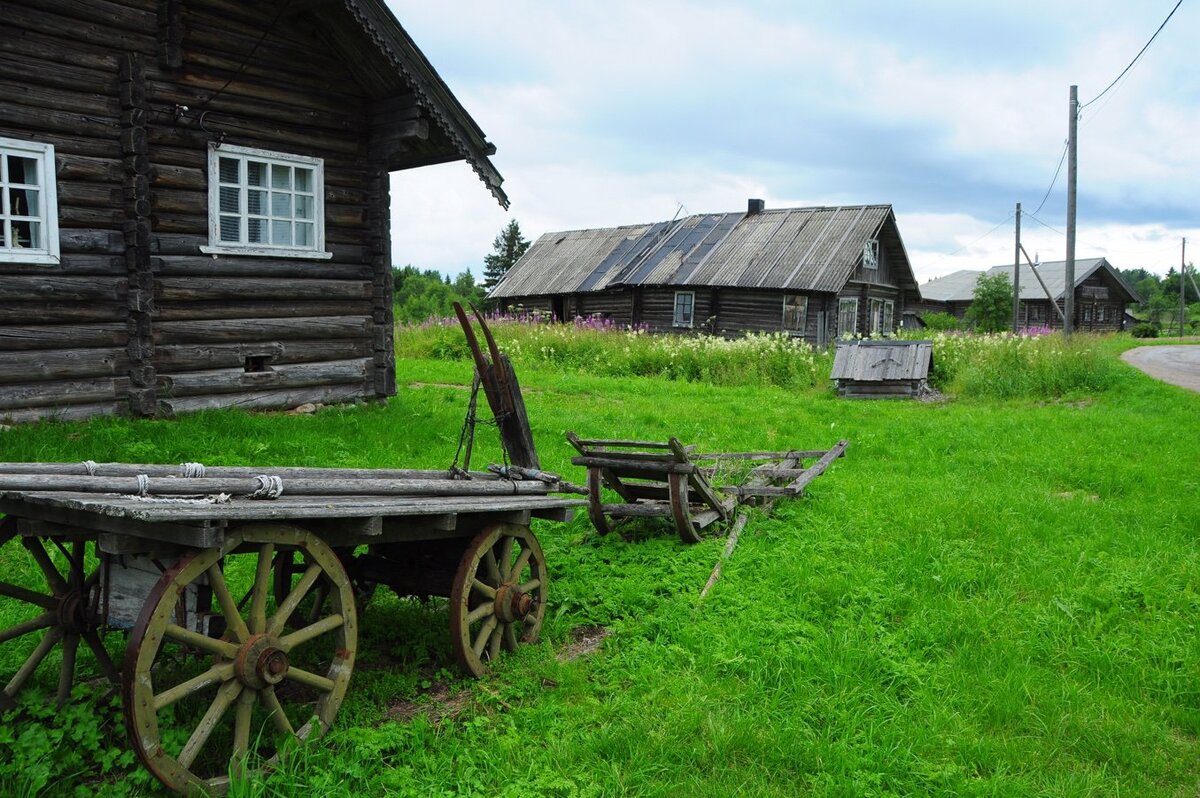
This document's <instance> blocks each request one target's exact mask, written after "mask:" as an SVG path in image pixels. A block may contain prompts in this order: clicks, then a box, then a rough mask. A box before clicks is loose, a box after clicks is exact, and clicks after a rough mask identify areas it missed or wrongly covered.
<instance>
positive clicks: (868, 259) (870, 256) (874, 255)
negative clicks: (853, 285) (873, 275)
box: [863, 238, 879, 269]
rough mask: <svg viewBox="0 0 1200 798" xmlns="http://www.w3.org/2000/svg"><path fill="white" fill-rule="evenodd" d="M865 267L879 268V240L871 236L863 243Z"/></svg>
mask: <svg viewBox="0 0 1200 798" xmlns="http://www.w3.org/2000/svg"><path fill="white" fill-rule="evenodd" d="M863 268H864V269H878V268H879V242H878V241H877V240H875V239H874V238H869V239H867V240H866V241H865V242H864V243H863Z"/></svg>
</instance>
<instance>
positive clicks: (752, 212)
mask: <svg viewBox="0 0 1200 798" xmlns="http://www.w3.org/2000/svg"><path fill="white" fill-rule="evenodd" d="M766 209H767V203H765V202H763V201H762V200H760V199H752V200H750V201H749V202H747V203H746V215H747V216H758V215H759V214H760V213H762V212H763V211H765V210H766Z"/></svg>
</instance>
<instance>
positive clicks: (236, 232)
mask: <svg viewBox="0 0 1200 798" xmlns="http://www.w3.org/2000/svg"><path fill="white" fill-rule="evenodd" d="M240 235H241V231H240V226H239V225H238V218H237V217H236V216H222V217H221V240H222V241H232V242H234V243H235V244H236V243H237V242H238V240H239V236H240Z"/></svg>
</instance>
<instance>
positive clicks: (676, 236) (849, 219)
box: [491, 199, 918, 344]
mask: <svg viewBox="0 0 1200 798" xmlns="http://www.w3.org/2000/svg"><path fill="white" fill-rule="evenodd" d="M491 297H493V298H495V299H497V300H499V303H500V305H501V306H502V307H505V308H510V307H511V308H516V307H520V308H522V309H524V310H530V311H542V312H546V313H550V314H553V316H554V317H555V318H557V319H571V318H575V317H577V316H596V315H598V316H602V317H604V318H606V319H611V320H612V321H613V322H614V323H616V324H620V325H645V326H646V327H648V328H649V329H651V330H653V331H674V332H686V331H691V330H703V331H706V332H712V333H717V334H723V335H733V334H737V333H740V332H743V331H759V332H767V331H774V332H786V333H790V334H792V335H794V336H798V337H803V338H805V339H807V340H809V341H811V342H813V343H816V344H824V343H826V342H828V341H830V340H833V339H834V338H836V337H837V336H839V335H841V334H846V333H850V334H853V333H862V334H868V333H887V332H892V331H893V330H895V328H896V326H897V325H898V324H899V322H900V319H901V318H902V316H903V314H904V313H905V311H906V309H907V306H908V304H909V303H910V302H912V301H914V300H915V299H916V298H917V297H918V292H917V284H916V280H915V279H914V277H913V272H912V267H911V266H910V265H909V261H908V254H907V253H906V252H905V250H904V242H903V241H902V240H901V239H900V232H899V230H898V229H897V227H896V216H895V214H894V213H893V212H892V207H891V206H890V205H856V206H840V207H818V208H781V209H779V210H767V209H766V208H765V207H764V204H763V202H762V200H754V199H752V200H750V201H749V204H748V207H747V210H746V212H745V213H718V214H698V215H694V216H687V217H684V218H682V219H676V220H673V221H669V222H658V223H654V224H643V225H630V226H627V227H609V228H600V229H594V230H572V231H566V232H558V233H547V234H546V235H543V236H542V237H541V238H539V239H538V240H537V241H536V242H534V244H533V246H532V247H530V248H529V251H528V252H526V253H525V255H524V257H522V258H521V260H520V261H518V262H517V263H516V264H514V265H513V267H512V268H511V269H510V270H509V271H508V273H507V274H506V275H505V276H504V279H502V280H501V281H500V283H498V284H497V285H496V287H495V288H494V289H493V290H492V292H491Z"/></svg>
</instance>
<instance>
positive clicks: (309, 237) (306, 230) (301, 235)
mask: <svg viewBox="0 0 1200 798" xmlns="http://www.w3.org/2000/svg"><path fill="white" fill-rule="evenodd" d="M296 246H298V247H310V248H311V247H314V246H316V242H315V241H314V239H313V225H311V224H306V223H305V222H297V223H296Z"/></svg>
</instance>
